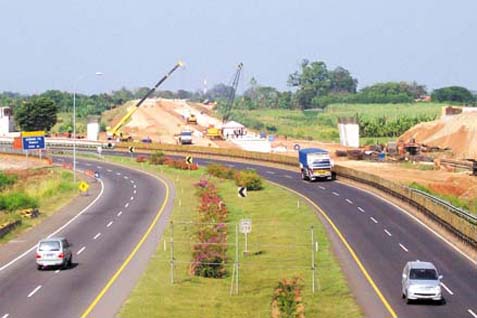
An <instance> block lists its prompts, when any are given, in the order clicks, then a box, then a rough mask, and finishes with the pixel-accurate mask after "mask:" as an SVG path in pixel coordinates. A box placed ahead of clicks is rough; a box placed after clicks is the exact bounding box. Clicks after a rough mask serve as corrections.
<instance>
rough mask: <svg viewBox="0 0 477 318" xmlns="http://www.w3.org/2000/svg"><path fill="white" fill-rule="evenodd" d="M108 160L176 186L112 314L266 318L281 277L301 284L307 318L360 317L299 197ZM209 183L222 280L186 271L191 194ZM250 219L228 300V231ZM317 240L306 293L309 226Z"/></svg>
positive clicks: (192, 223) (191, 239) (193, 219)
mask: <svg viewBox="0 0 477 318" xmlns="http://www.w3.org/2000/svg"><path fill="white" fill-rule="evenodd" d="M112 160H114V161H117V162H121V163H127V164H130V165H133V166H136V167H142V168H143V169H144V170H147V171H150V172H152V173H156V174H160V173H161V170H162V172H163V173H164V174H165V175H166V176H167V177H168V178H170V179H171V180H173V181H175V183H176V198H175V207H174V211H173V214H172V217H171V218H172V219H171V221H172V222H173V235H172V233H171V227H168V228H167V229H166V232H165V234H164V236H163V239H164V241H165V244H160V246H159V247H158V250H157V251H156V254H155V255H154V256H153V257H152V258H151V261H150V263H149V265H148V268H147V270H146V272H145V273H144V275H143V277H142V278H141V280H140V281H139V283H138V284H137V286H136V287H135V289H134V291H133V292H132V294H131V295H130V298H129V299H128V300H127V302H126V303H125V304H124V306H123V308H122V309H121V311H120V313H119V316H120V317H123V318H127V317H179V318H180V317H187V318H190V317H270V316H271V312H272V305H271V304H272V301H273V297H274V291H275V288H276V286H277V282H278V281H280V280H282V279H283V278H285V277H300V278H301V279H302V280H303V289H302V290H301V298H302V302H303V306H304V308H305V313H306V316H309V317H318V316H319V317H325V318H326V317H361V316H362V314H361V312H360V309H359V308H358V306H357V305H356V303H355V301H354V299H353V297H352V295H351V293H350V291H349V288H348V286H347V284H346V281H345V280H344V277H343V274H342V272H341V270H340V266H339V264H338V262H337V261H336V259H335V257H334V256H333V254H332V252H331V250H330V246H329V241H328V239H327V236H326V232H325V229H324V228H323V226H322V225H321V223H320V222H319V220H318V219H317V218H316V216H315V214H314V211H313V210H312V209H311V208H310V207H308V206H307V205H306V204H305V203H303V202H301V204H299V207H298V204H297V202H298V200H300V199H299V197H298V196H296V195H295V194H292V193H290V192H288V191H286V190H283V189H282V188H280V187H276V186H273V185H271V184H268V183H264V185H263V186H264V188H263V189H262V190H261V191H252V192H249V193H248V196H247V197H246V198H239V197H238V195H237V186H236V184H235V181H234V180H227V179H218V178H215V177H209V176H206V171H205V170H204V169H199V170H196V171H182V170H177V169H173V168H170V167H165V166H151V165H149V164H147V163H136V162H134V161H133V160H131V159H127V158H113V159H112ZM204 179H205V180H207V181H208V182H213V183H214V184H215V185H216V187H217V190H218V194H219V195H220V197H221V198H222V200H223V202H224V203H225V204H226V206H227V210H228V216H227V222H226V223H225V224H226V226H227V235H226V237H227V252H226V258H225V262H224V269H225V274H224V276H223V277H222V278H221V279H216V278H205V277H200V276H195V275H193V273H191V271H190V264H191V263H192V262H193V260H194V257H193V250H194V245H195V244H197V242H198V239H197V237H196V236H195V235H194V234H197V229H198V226H197V224H196V223H198V222H197V221H198V220H197V213H198V212H197V207H198V206H199V200H198V197H197V196H194V195H193V194H194V193H195V192H196V191H197V190H196V189H197V188H196V186H195V184H197V183H198V182H199V181H200V180H204ZM243 218H250V219H252V221H253V231H252V233H251V234H250V235H249V253H248V256H243V253H242V252H243V239H244V238H243V236H242V235H240V237H239V241H240V243H239V246H240V248H239V249H240V283H239V286H240V292H239V295H237V296H230V287H231V275H232V273H233V270H232V269H233V260H234V257H235V245H234V242H235V230H236V225H237V223H238V221H239V220H240V219H243ZM311 226H313V227H314V228H315V237H316V238H317V240H318V242H319V247H320V249H319V252H318V253H317V272H318V274H317V277H318V286H319V288H318V291H317V293H316V294H314V295H313V294H312V292H311V270H310V264H311V253H310V249H311V246H310V227H311ZM171 237H173V238H174V240H173V241H174V252H173V254H174V284H171V263H170V260H171V249H170V248H171V245H170V239H171Z"/></svg>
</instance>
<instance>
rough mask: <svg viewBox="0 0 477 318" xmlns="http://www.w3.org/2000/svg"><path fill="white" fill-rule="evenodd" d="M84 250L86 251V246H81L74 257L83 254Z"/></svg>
mask: <svg viewBox="0 0 477 318" xmlns="http://www.w3.org/2000/svg"><path fill="white" fill-rule="evenodd" d="M85 249H86V246H83V247H82V248H80V250H79V251H78V252H76V255H80V254H81V253H83V251H84V250H85Z"/></svg>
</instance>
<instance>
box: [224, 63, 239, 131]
mask: <svg viewBox="0 0 477 318" xmlns="http://www.w3.org/2000/svg"><path fill="white" fill-rule="evenodd" d="M242 67H243V63H240V64H239V65H238V66H237V71H236V72H235V76H234V79H233V82H232V91H231V92H230V94H229V96H228V98H227V104H226V105H225V109H224V115H223V117H222V121H223V122H224V123H225V122H226V121H227V120H228V119H229V117H230V111H231V110H232V106H233V104H234V100H235V93H236V91H237V87H238V83H239V80H240V72H241V71H242Z"/></svg>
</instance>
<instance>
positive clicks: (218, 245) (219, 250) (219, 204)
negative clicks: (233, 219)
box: [190, 179, 227, 278]
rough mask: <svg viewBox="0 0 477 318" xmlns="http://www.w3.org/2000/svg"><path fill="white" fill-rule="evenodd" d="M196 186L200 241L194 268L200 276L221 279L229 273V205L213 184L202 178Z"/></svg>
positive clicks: (194, 257) (198, 236)
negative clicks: (227, 220)
mask: <svg viewBox="0 0 477 318" xmlns="http://www.w3.org/2000/svg"><path fill="white" fill-rule="evenodd" d="M196 187H197V195H198V196H199V197H200V203H199V206H198V208H197V212H198V223H199V228H198V230H197V233H196V235H197V241H198V242H199V243H197V244H195V245H194V247H193V251H192V257H193V261H192V263H191V265H190V271H191V273H192V274H194V275H196V276H202V277H212V278H221V277H224V275H225V273H226V272H225V255H226V252H227V226H226V224H225V223H224V222H225V221H226V219H227V208H226V206H225V204H224V203H223V201H222V199H221V198H220V196H219V195H218V193H217V188H216V187H215V185H214V184H213V183H211V182H209V181H208V180H205V179H202V180H200V181H199V182H198V183H197V184H196Z"/></svg>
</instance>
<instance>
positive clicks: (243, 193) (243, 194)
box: [237, 187, 247, 198]
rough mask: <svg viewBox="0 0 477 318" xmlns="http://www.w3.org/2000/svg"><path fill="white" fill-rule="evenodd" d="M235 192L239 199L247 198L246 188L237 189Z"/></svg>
mask: <svg viewBox="0 0 477 318" xmlns="http://www.w3.org/2000/svg"><path fill="white" fill-rule="evenodd" d="M237 190H238V196H239V198H245V197H246V196H247V187H238V188H237Z"/></svg>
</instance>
